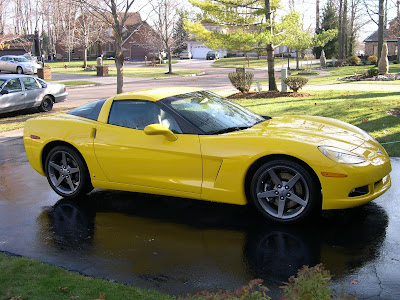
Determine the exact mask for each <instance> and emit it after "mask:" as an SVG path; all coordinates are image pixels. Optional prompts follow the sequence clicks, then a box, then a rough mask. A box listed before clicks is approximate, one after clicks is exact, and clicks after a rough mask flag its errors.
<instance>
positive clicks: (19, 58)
mask: <svg viewBox="0 0 400 300" xmlns="http://www.w3.org/2000/svg"><path fill="white" fill-rule="evenodd" d="M14 60H15V61H19V62H29V60H27V59H26V58H25V57H14Z"/></svg>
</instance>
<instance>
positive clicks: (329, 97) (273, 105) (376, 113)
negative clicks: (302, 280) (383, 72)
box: [237, 91, 400, 157]
mask: <svg viewBox="0 0 400 300" xmlns="http://www.w3.org/2000/svg"><path fill="white" fill-rule="evenodd" d="M304 92H307V91H304ZM309 93H310V94H315V96H312V97H307V98H293V97H283V98H273V99H251V100H250V99H249V100H245V99H243V100H237V102H238V103H239V104H240V105H242V106H245V107H247V108H249V109H251V110H253V111H255V112H256V113H258V114H261V115H269V116H282V115H315V116H323V117H330V118H335V119H339V120H342V121H345V122H348V123H350V124H353V125H356V126H358V127H360V128H362V129H364V130H365V131H367V132H368V133H370V134H371V135H372V136H373V137H374V138H376V139H377V140H378V141H379V142H380V143H382V144H383V145H384V147H385V149H386V150H387V152H388V153H389V155H390V156H398V157H399V156H400V117H399V116H397V117H396V116H393V115H390V114H388V113H387V111H389V110H390V109H393V108H400V91H399V92H363V91H309ZM396 141H398V143H393V142H396ZM386 143H388V144H386Z"/></svg>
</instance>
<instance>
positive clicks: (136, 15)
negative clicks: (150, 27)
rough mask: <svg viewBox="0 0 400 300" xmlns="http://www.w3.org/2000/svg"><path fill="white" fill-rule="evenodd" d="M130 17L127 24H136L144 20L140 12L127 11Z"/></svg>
mask: <svg viewBox="0 0 400 300" xmlns="http://www.w3.org/2000/svg"><path fill="white" fill-rule="evenodd" d="M127 15H128V18H127V19H126V21H125V26H130V25H136V24H138V23H141V22H142V18H141V17H140V14H139V13H138V12H133V13H127Z"/></svg>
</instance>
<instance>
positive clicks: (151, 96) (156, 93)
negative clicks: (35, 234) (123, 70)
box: [114, 87, 203, 101]
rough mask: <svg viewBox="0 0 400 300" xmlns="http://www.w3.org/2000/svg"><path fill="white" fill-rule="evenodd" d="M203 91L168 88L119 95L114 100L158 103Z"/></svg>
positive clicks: (187, 88) (186, 88) (191, 88)
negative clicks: (138, 100)
mask: <svg viewBox="0 0 400 300" xmlns="http://www.w3.org/2000/svg"><path fill="white" fill-rule="evenodd" d="M202 90H203V89H201V88H194V87H168V88H156V89H146V90H140V91H135V92H128V93H123V94H118V95H116V96H115V97H114V100H128V99H129V100H130V99H140V100H148V101H158V100H161V99H164V98H167V97H171V96H176V95H180V94H186V93H191V92H197V91H202Z"/></svg>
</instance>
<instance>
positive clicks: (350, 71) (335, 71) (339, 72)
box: [292, 64, 400, 84]
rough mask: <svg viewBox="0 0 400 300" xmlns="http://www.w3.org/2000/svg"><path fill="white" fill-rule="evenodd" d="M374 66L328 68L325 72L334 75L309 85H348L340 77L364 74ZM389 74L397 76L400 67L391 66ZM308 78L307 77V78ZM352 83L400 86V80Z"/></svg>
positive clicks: (313, 80) (312, 81)
mask: <svg viewBox="0 0 400 300" xmlns="http://www.w3.org/2000/svg"><path fill="white" fill-rule="evenodd" d="M372 67H373V66H371V65H365V66H354V67H353V66H348V67H341V68H327V69H324V70H325V71H328V72H330V73H332V75H329V76H323V77H317V78H312V79H310V80H309V81H308V84H346V83H348V82H347V81H339V80H337V78H338V77H340V78H343V77H347V76H351V75H355V74H364V72H366V71H367V70H368V69H370V68H372ZM389 72H390V73H393V74H396V73H399V72H400V65H399V64H396V65H393V64H391V65H390V66H389ZM297 73H298V72H297V71H294V72H293V73H292V75H293V76H296V74H297ZM306 77H307V76H306ZM350 83H352V84H353V83H356V84H400V80H395V81H351V82H350Z"/></svg>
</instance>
